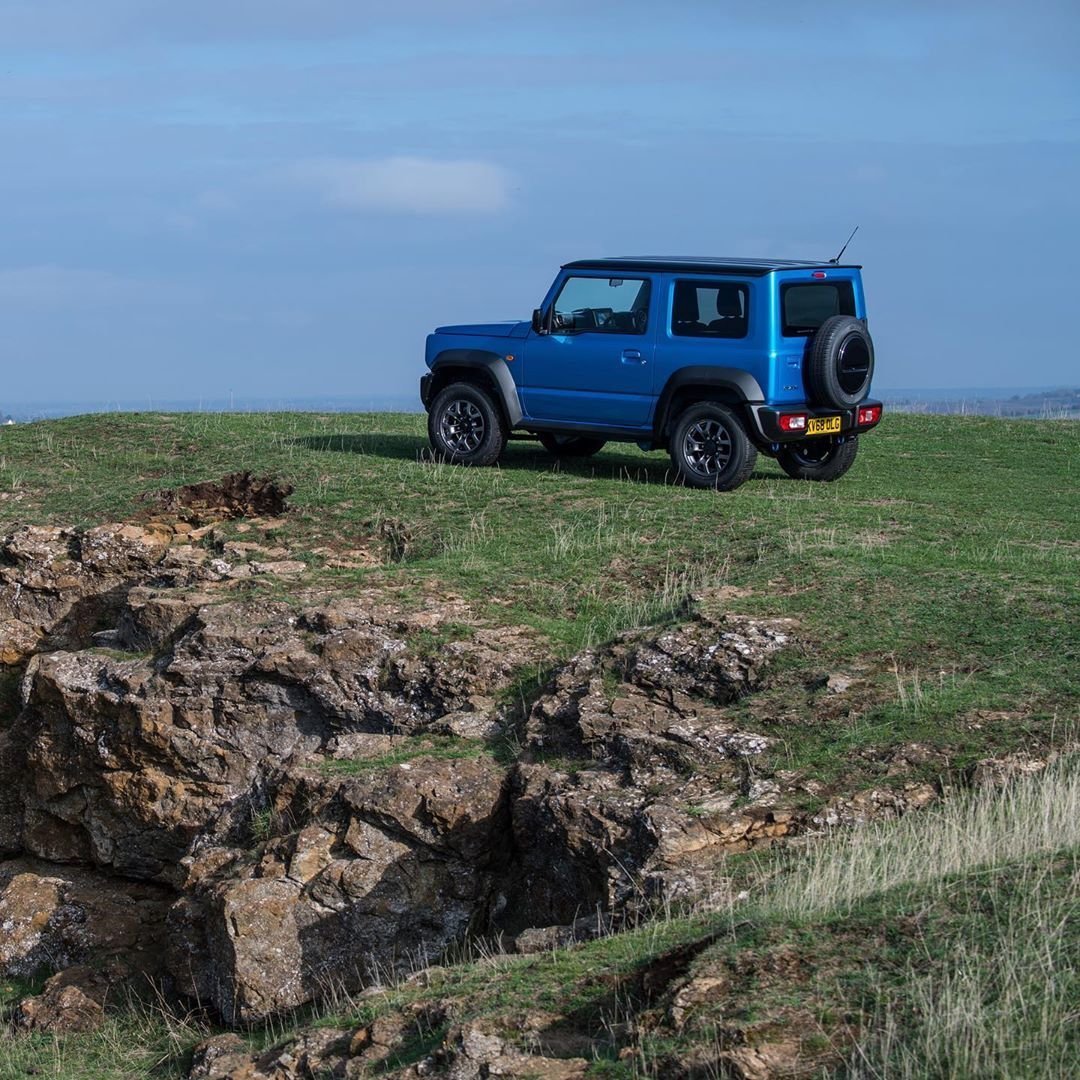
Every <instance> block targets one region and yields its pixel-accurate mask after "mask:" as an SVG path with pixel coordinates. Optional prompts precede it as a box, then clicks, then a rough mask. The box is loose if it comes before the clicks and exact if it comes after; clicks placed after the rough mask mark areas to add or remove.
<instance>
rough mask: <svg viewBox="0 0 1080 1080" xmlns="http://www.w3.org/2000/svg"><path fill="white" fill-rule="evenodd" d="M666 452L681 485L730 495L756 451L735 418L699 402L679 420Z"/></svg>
mask: <svg viewBox="0 0 1080 1080" xmlns="http://www.w3.org/2000/svg"><path fill="white" fill-rule="evenodd" d="M669 452H670V454H671V463H672V464H673V465H674V466H675V472H676V473H677V474H678V476H679V479H681V480H682V482H683V483H684V484H688V485H689V486H690V487H697V488H713V489H714V490H715V491H734V489H735V488H737V487H738V486H739V485H740V484H743V483H745V482H746V481H747V480H748V479H749V478H750V474H751V473H752V472H753V471H754V464H755V463H756V462H757V450H756V449H755V447H754V444H753V443H752V442H751V441H750V439H749V438H748V437H747V434H746V429H745V428H744V427H743V426H742V423H741V422H740V421H739V418H738V417H737V416H736V415H735V414H734V413H733V412H732V411H731V409H729V408H728V407H727V406H726V405H721V404H719V402H716V401H699V402H697V403H696V404H694V405H691V406H690V407H689V408H688V409H686V410H685V411H684V412H683V413H682V414H681V415H680V416H679V418H678V420H676V422H675V428H674V430H673V431H672V433H671V443H670V445H669Z"/></svg>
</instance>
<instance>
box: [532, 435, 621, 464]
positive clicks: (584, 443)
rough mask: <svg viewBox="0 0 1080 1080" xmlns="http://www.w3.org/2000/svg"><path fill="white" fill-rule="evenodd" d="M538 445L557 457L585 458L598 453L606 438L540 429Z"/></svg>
mask: <svg viewBox="0 0 1080 1080" xmlns="http://www.w3.org/2000/svg"><path fill="white" fill-rule="evenodd" d="M539 438H540V445H541V446H542V447H543V448H544V449H545V450H546V451H547V452H548V453H549V454H554V455H555V457H557V458H586V457H592V456H593V454H598V453H599V452H600V451H601V450H603V449H604V446H605V444H606V443H607V440H606V439H591V438H589V437H588V436H587V435H557V434H555V432H553V431H542V432H540V435H539Z"/></svg>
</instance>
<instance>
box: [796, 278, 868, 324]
mask: <svg viewBox="0 0 1080 1080" xmlns="http://www.w3.org/2000/svg"><path fill="white" fill-rule="evenodd" d="M780 305H781V307H782V308H783V313H784V336H785V337H799V336H800V335H806V334H812V333H813V332H814V331H815V330H816V329H817V328H818V327H819V326H820V325H821V324H822V323H823V322H824V321H825V320H826V319H828V318H831V317H832V316H833V315H854V314H855V290H854V289H853V288H852V287H851V282H850V281H830V282H828V283H826V282H821V284H818V283H816V282H815V283H814V284H813V285H782V286H781V287H780Z"/></svg>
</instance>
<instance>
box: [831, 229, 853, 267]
mask: <svg viewBox="0 0 1080 1080" xmlns="http://www.w3.org/2000/svg"><path fill="white" fill-rule="evenodd" d="M858 231H859V226H858V225H856V226H855V228H854V229H852V230H851V236H849V237H848V238H847V239H846V240H845V241H844V246H843V247H842V248H841V249H840V252H839V254H838V255H837V256H836V258H835V259H830V260H829V262H830V263H838V262H839V261H840V260H841V258H843V255H844V252H845V251H847V246H848V244H850V243H851V241H852V240H853V239H854V238H855V234H856V233H857V232H858Z"/></svg>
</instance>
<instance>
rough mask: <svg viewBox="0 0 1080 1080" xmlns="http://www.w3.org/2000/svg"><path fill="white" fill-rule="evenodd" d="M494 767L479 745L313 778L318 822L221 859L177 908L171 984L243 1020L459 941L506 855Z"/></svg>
mask: <svg viewBox="0 0 1080 1080" xmlns="http://www.w3.org/2000/svg"><path fill="white" fill-rule="evenodd" d="M503 777H504V770H503V769H502V768H501V767H499V766H498V765H497V764H496V763H495V762H494V761H492V760H491V759H490V758H488V757H487V756H486V755H485V756H482V757H479V758H476V759H463V760H458V761H439V760H430V761H416V762H410V763H407V767H403V766H396V767H392V768H389V769H386V770H383V771H381V772H374V773H372V774H371V775H370V776H369V777H365V778H362V779H351V780H347V781H341V780H338V781H334V782H325V783H322V782H316V783H315V784H314V785H313V787H312V788H311V789H309V791H308V796H309V798H310V797H315V798H321V800H322V801H321V803H320V804H318V805H316V806H314V807H313V808H311V811H310V813H311V816H312V817H313V818H316V819H319V820H320V821H321V822H322V824H320V825H315V824H309V825H308V826H306V827H304V828H302V829H300V830H299V831H298V832H296V833H294V834H292V835H289V836H286V837H280V838H276V839H274V840H272V841H271V842H270V843H269V844H267V845H266V848H265V850H264V851H263V854H262V857H261V859H259V860H258V861H252V860H250V859H248V860H235V861H228V860H227V861H224V862H223V863H222V868H221V869H220V870H219V871H216V872H214V871H211V872H210V873H208V874H206V876H204V877H202V878H201V879H199V880H197V881H195V882H194V883H193V884H190V885H189V886H188V890H187V893H186V895H185V896H184V897H183V898H182V899H181V900H180V901H178V903H177V905H176V906H175V907H174V909H173V912H172V914H171V916H170V926H171V934H170V955H169V967H170V970H171V972H172V973H173V975H174V976H175V978H176V979H177V981H178V984H179V985H180V987H181V989H182V990H184V991H185V992H187V993H189V994H191V995H192V996H197V997H199V998H200V999H201V1000H203V1001H206V1002H209V1003H212V1004H214V1005H215V1006H216V1008H217V1009H218V1010H219V1011H220V1013H221V1014H222V1015H223V1016H224V1017H226V1018H227V1019H228V1020H229V1021H230V1022H242V1023H250V1022H255V1021H258V1020H261V1019H263V1018H265V1017H267V1016H270V1015H273V1014H274V1013H278V1012H282V1011H284V1010H287V1009H290V1008H293V1007H295V1006H297V1005H300V1004H302V1003H304V1002H306V1001H309V1000H311V999H312V998H313V997H317V996H319V995H320V994H324V993H326V992H327V991H328V990H330V989H332V988H335V987H336V988H340V987H346V988H355V987H357V986H359V985H361V984H363V983H364V982H368V981H371V980H373V979H375V980H378V979H381V978H383V977H385V976H386V975H388V974H392V973H396V972H401V971H403V970H408V969H410V968H412V967H415V966H418V965H419V966H422V965H423V964H424V963H426V962H428V961H429V960H431V959H434V958H435V957H436V956H437V955H438V954H439V953H440V952H441V951H442V950H443V949H445V948H446V947H447V946H449V945H452V944H454V943H457V942H460V941H461V940H462V939H463V937H464V936H465V934H466V933H467V932H468V930H469V929H470V927H472V926H473V925H474V923H476V922H477V921H478V920H481V919H482V918H483V916H484V913H485V912H486V911H487V909H488V907H489V903H490V893H491V888H492V880H493V875H494V874H495V872H496V871H497V870H499V869H500V868H501V864H502V863H505V861H506V859H507V857H508V846H509V830H508V813H507V803H506V798H507V793H506V790H505V786H504V782H503ZM313 792H314V793H315V794H314V796H313V794H312V793H313Z"/></svg>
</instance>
